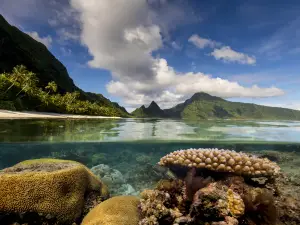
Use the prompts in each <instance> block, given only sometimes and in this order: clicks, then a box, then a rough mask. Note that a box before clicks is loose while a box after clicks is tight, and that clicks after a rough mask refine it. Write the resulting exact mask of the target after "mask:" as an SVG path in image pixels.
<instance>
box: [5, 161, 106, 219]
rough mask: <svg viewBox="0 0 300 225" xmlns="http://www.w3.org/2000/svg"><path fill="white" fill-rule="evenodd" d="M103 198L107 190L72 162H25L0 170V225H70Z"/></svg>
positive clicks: (80, 165) (86, 171) (83, 168)
mask: <svg viewBox="0 0 300 225" xmlns="http://www.w3.org/2000/svg"><path fill="white" fill-rule="evenodd" d="M106 198H108V190H107V187H106V186H105V185H104V184H103V183H102V182H101V181H100V180H99V179H98V178H97V177H96V176H95V175H94V174H93V173H92V172H91V171H90V170H89V169H88V168H87V167H85V166H84V165H82V164H80V163H78V162H75V161H68V160H59V159H36V160H27V161H23V162H21V163H18V164H16V165H15V166H13V167H9V168H6V169H3V170H1V171H0V214H1V215H2V216H1V217H0V224H10V222H11V223H12V222H21V223H29V224H31V223H34V222H35V223H36V224H48V222H49V221H51V223H49V224H53V223H58V224H64V223H69V224H72V222H75V221H78V220H80V218H81V217H82V213H83V211H84V210H87V208H89V207H93V204H91V201H93V202H95V201H96V202H100V201H102V200H104V199H106Z"/></svg>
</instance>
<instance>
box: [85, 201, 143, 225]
mask: <svg viewBox="0 0 300 225" xmlns="http://www.w3.org/2000/svg"><path fill="white" fill-rule="evenodd" d="M138 204H139V198H137V197H135V196H116V197H112V198H110V199H108V200H106V201H104V202H102V203H100V204H99V205H98V206H96V207H95V208H94V209H92V210H91V211H90V212H89V214H87V215H86V217H85V218H84V219H83V221H82V223H81V225H120V224H122V225H137V224H138V223H139V214H138Z"/></svg>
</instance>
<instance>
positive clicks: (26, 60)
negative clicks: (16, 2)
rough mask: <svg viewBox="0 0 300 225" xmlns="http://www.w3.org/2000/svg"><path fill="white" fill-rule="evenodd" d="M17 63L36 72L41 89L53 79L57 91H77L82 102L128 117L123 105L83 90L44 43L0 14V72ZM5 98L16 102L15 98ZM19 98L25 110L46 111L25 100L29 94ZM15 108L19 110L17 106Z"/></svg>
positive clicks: (10, 69)
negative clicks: (11, 23) (94, 104)
mask: <svg viewBox="0 0 300 225" xmlns="http://www.w3.org/2000/svg"><path fill="white" fill-rule="evenodd" d="M17 65H24V66H25V67H26V69H27V70H28V71H30V72H33V73H35V75H36V77H37V79H38V84H37V87H40V88H44V87H46V86H47V85H48V83H49V82H55V84H56V86H57V93H59V94H62V95H63V94H66V93H67V92H69V93H72V92H78V93H79V97H78V99H79V100H81V101H89V102H90V103H96V104H97V105H98V106H100V107H106V108H107V109H108V111H110V112H112V113H113V114H114V115H119V116H129V114H128V112H127V111H126V110H125V109H124V108H123V107H120V106H119V105H118V104H117V103H113V102H111V101H110V100H108V99H107V98H105V97H104V96H103V95H101V94H94V93H90V92H84V91H83V90H81V89H80V88H78V87H77V86H76V85H75V84H74V82H73V80H72V79H71V78H70V76H69V74H68V72H67V69H66V67H65V66H64V65H63V64H62V63H61V62H60V61H59V60H58V59H56V58H55V56H54V55H53V54H51V52H50V51H49V50H48V49H47V48H46V46H45V45H43V44H42V43H40V42H38V41H36V40H34V39H33V38H32V37H30V36H29V35H28V34H26V33H23V32H22V31H20V30H19V29H18V28H16V27H14V26H11V25H10V24H9V23H8V22H7V21H6V20H5V19H4V17H3V16H1V15H0V74H1V73H4V72H6V73H10V72H11V71H12V70H13V68H15V67H16V66H17ZM0 91H1V90H0ZM6 100H7V99H6ZM8 100H12V101H15V99H8ZM0 101H1V99H0ZM22 101H23V104H21V105H22V107H24V109H26V110H37V111H39V110H47V109H45V108H43V109H39V108H36V107H35V104H31V103H32V101H31V100H30V99H29V100H28V96H25V97H23V98H22ZM2 103H3V102H2ZM5 104H6V103H5ZM19 105H20V104H19ZM0 106H1V104H0ZM17 109H19V110H21V109H20V108H19V107H17ZM51 111H53V110H51ZM54 111H55V110H54Z"/></svg>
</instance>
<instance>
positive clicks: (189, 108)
mask: <svg viewBox="0 0 300 225" xmlns="http://www.w3.org/2000/svg"><path fill="white" fill-rule="evenodd" d="M160 110H161V109H160ZM157 111H158V110H156V112H157ZM163 112H164V114H163V116H161V117H167V118H185V119H271V120H273V119H280V120H300V111H297V110H292V109H285V108H278V107H268V106H262V105H256V104H249V103H240V102H230V101H226V100H224V99H222V98H219V97H215V96H211V95H209V94H206V93H203V92H200V93H196V94H194V95H193V96H192V97H191V98H190V99H188V100H186V101H185V102H184V103H181V104H178V105H176V106H174V107H173V108H170V109H165V110H163ZM135 114H137V115H138V116H139V117H142V116H143V117H158V116H157V113H155V114H151V112H150V111H149V110H147V108H146V107H141V108H138V109H136V110H135Z"/></svg>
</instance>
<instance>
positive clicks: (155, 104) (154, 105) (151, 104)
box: [148, 101, 160, 109]
mask: <svg viewBox="0 0 300 225" xmlns="http://www.w3.org/2000/svg"><path fill="white" fill-rule="evenodd" d="M149 108H158V109H160V107H159V106H158V105H157V103H156V102H155V101H152V102H151V103H150V105H149V107H148V109H149Z"/></svg>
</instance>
